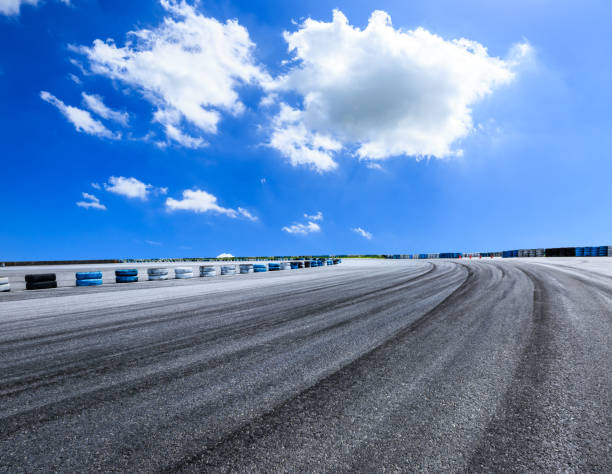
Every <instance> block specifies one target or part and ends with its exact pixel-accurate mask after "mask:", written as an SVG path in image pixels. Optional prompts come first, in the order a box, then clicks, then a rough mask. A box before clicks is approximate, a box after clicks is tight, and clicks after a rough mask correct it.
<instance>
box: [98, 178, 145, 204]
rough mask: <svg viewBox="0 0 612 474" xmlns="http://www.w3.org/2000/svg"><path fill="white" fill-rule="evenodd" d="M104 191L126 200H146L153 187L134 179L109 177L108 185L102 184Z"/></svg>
mask: <svg viewBox="0 0 612 474" xmlns="http://www.w3.org/2000/svg"><path fill="white" fill-rule="evenodd" d="M104 189H106V190H107V191H109V192H111V193H115V194H120V195H122V196H125V197H128V198H137V199H142V200H146V199H147V196H148V193H149V191H150V190H151V189H153V185H152V184H145V183H143V182H142V181H140V180H138V179H136V178H125V177H123V176H111V177H110V178H108V183H104Z"/></svg>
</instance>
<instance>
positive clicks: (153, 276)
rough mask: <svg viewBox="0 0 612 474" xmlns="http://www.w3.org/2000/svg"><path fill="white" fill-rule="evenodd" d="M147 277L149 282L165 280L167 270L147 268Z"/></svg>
mask: <svg viewBox="0 0 612 474" xmlns="http://www.w3.org/2000/svg"><path fill="white" fill-rule="evenodd" d="M147 275H149V281H158V280H167V279H168V269H167V268H149V269H148V270H147Z"/></svg>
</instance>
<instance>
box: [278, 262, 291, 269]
mask: <svg viewBox="0 0 612 474" xmlns="http://www.w3.org/2000/svg"><path fill="white" fill-rule="evenodd" d="M280 269H281V270H291V263H289V262H281V263H280Z"/></svg>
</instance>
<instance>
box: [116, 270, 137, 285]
mask: <svg viewBox="0 0 612 474" xmlns="http://www.w3.org/2000/svg"><path fill="white" fill-rule="evenodd" d="M137 281H138V270H136V269H135V268H126V269H121V270H115V282H116V283H134V282H137Z"/></svg>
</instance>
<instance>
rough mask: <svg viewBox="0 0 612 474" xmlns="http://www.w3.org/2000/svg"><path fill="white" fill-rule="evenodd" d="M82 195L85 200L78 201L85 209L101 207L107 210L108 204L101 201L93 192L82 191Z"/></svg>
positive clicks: (100, 208) (102, 209) (78, 204)
mask: <svg viewBox="0 0 612 474" xmlns="http://www.w3.org/2000/svg"><path fill="white" fill-rule="evenodd" d="M82 196H83V201H77V203H76V205H77V206H79V207H82V208H83V209H99V210H101V211H106V206H105V205H104V204H102V203H100V199H98V198H97V197H96V196H94V195H93V194H89V193H82Z"/></svg>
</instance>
